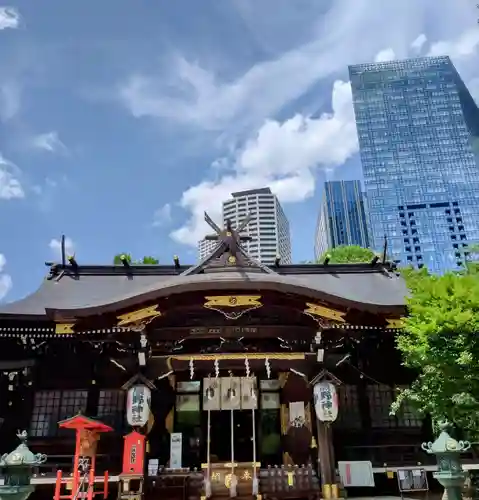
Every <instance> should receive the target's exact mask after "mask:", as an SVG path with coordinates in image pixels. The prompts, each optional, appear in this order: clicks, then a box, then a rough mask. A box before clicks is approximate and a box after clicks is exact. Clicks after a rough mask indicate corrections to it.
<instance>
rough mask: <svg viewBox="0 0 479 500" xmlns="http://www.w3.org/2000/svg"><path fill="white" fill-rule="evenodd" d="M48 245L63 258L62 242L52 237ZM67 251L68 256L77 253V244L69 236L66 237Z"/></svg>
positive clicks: (58, 256) (56, 255)
mask: <svg viewBox="0 0 479 500" xmlns="http://www.w3.org/2000/svg"><path fill="white" fill-rule="evenodd" d="M48 246H49V247H50V248H51V249H52V251H53V253H54V255H55V257H56V258H61V256H62V242H61V240H57V239H56V238H52V239H51V240H50V243H49V244H48ZM65 252H66V255H67V257H68V256H69V255H73V254H74V253H75V245H74V243H73V240H72V239H71V238H69V237H68V236H67V237H66V238H65Z"/></svg>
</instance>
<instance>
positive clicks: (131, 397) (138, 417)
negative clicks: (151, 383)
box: [126, 384, 151, 427]
mask: <svg viewBox="0 0 479 500" xmlns="http://www.w3.org/2000/svg"><path fill="white" fill-rule="evenodd" d="M150 403H151V390H150V388H149V387H148V386H146V385H143V384H135V385H133V386H131V387H130V388H129V389H128V396H127V400H126V419H127V421H128V423H129V424H130V425H131V426H132V427H143V426H144V425H146V424H147V423H148V418H149V416H150Z"/></svg>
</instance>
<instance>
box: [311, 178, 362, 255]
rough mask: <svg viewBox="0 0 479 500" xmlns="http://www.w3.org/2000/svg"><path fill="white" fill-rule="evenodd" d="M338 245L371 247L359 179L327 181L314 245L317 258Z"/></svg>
mask: <svg viewBox="0 0 479 500" xmlns="http://www.w3.org/2000/svg"><path fill="white" fill-rule="evenodd" d="M339 245H359V246H361V247H364V248H367V247H369V237H368V225H367V222H366V213H365V208H364V197H363V193H362V192H361V182H360V181H332V182H326V183H325V184H324V191H323V197H322V200H321V208H320V210H319V216H318V225H317V228H316V241H315V245H314V253H315V257H316V259H319V258H320V257H321V255H323V253H324V252H326V251H327V250H329V249H330V248H334V247H337V246H339Z"/></svg>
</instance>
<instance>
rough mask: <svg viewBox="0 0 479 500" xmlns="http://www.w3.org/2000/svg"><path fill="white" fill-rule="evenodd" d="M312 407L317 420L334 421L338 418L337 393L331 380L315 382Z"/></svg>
mask: <svg viewBox="0 0 479 500" xmlns="http://www.w3.org/2000/svg"><path fill="white" fill-rule="evenodd" d="M314 409H315V410H316V416H317V417H318V420H321V421H322V422H334V421H335V420H336V419H337V418H338V393H337V391H336V386H335V385H334V384H333V383H332V382H327V381H323V382H318V383H317V384H315V386H314Z"/></svg>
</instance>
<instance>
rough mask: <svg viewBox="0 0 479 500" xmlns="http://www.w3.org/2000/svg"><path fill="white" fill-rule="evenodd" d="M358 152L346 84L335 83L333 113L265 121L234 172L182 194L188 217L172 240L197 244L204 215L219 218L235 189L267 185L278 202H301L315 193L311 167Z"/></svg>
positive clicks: (330, 163) (328, 165)
mask: <svg viewBox="0 0 479 500" xmlns="http://www.w3.org/2000/svg"><path fill="white" fill-rule="evenodd" d="M357 148H358V144H357V136H356V126H355V122H354V113H353V108H352V102H351V86H350V85H349V83H345V82H342V81H336V82H335V83H334V85H333V91H332V113H324V114H323V115H321V116H320V117H319V118H311V117H308V116H303V115H300V114H298V115H296V116H294V117H293V118H291V119H289V120H286V121H285V122H283V123H279V122H277V121H274V120H268V121H267V122H265V123H264V125H263V126H262V127H261V128H260V129H259V131H258V133H257V135H256V137H255V138H253V139H251V140H249V141H248V142H247V143H246V145H245V146H244V148H243V149H242V150H241V151H239V152H238V153H237V155H236V158H235V160H234V165H233V168H234V172H233V174H230V175H226V176H224V177H222V178H221V179H220V180H219V181H218V182H211V181H205V182H202V183H201V184H199V185H197V186H194V187H192V188H190V189H188V190H187V191H185V192H184V193H183V196H182V199H181V202H180V204H181V206H182V207H183V208H185V209H186V210H188V211H190V212H191V214H192V215H191V217H190V219H189V220H188V221H187V222H186V224H185V225H184V226H183V227H180V228H179V229H177V230H175V231H173V232H172V237H173V238H174V239H175V240H176V241H179V242H181V243H186V244H189V245H192V246H194V245H196V244H197V242H198V241H199V240H200V239H201V238H202V237H204V235H205V233H206V232H207V226H206V224H205V222H204V220H203V212H204V211H205V210H206V211H208V213H209V214H210V215H211V216H212V217H215V218H219V217H220V215H221V202H222V201H224V200H226V199H228V198H229V197H230V195H231V193H232V192H234V191H241V190H245V189H252V188H260V187H266V186H269V187H270V188H271V189H272V191H273V192H274V193H275V194H276V195H277V196H278V197H279V199H280V200H281V201H282V202H295V201H301V200H304V199H305V198H307V197H308V196H311V195H312V194H313V192H314V188H315V171H316V169H318V168H322V169H327V168H334V167H336V166H338V165H341V164H342V163H344V162H345V161H346V160H347V159H348V158H349V157H350V156H351V155H353V154H354V153H355V152H356V151H357Z"/></svg>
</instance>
